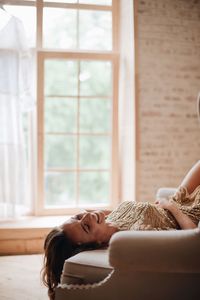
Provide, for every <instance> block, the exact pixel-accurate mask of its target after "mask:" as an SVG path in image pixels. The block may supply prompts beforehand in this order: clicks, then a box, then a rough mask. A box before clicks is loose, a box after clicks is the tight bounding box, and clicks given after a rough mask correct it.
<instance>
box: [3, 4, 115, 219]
mask: <svg viewBox="0 0 200 300" xmlns="http://www.w3.org/2000/svg"><path fill="white" fill-rule="evenodd" d="M119 1H120V0H112V6H106V5H96V4H95V5H89V4H88V5H87V4H71V3H70V4H67V3H58V2H56V1H55V2H43V0H36V1H26V0H21V1H17V0H16V1H15V0H13V1H12V2H10V1H6V0H5V1H1V2H2V4H9V5H20V6H21V5H25V6H36V16H37V21H36V25H37V33H36V57H37V79H36V84H37V93H36V94H37V117H36V118H34V117H32V119H33V126H31V129H32V130H31V131H32V132H30V136H31V137H32V146H31V149H32V151H31V160H32V161H33V162H35V163H34V166H33V167H32V179H33V182H32V184H33V187H32V190H33V198H34V199H35V201H34V214H35V215H63V214H69V215H71V214H75V213H77V212H78V211H80V207H78V208H55V207H52V208H45V205H44V204H45V197H44V154H43V152H44V150H43V149H44V135H45V133H44V128H43V127H44V121H43V120H44V91H43V88H44V61H45V59H48V58H53V59H54V58H56V59H57V58H59V59H60V58H61V59H73V60H76V59H77V60H80V59H87V60H102V61H110V62H111V64H112V71H113V72H112V73H113V78H112V88H113V92H112V97H113V99H112V100H113V101H112V103H113V111H112V167H111V174H112V175H111V202H110V205H108V206H103V207H99V206H95V207H94V206H93V207H92V208H93V209H98V208H101V209H102V208H106V209H113V208H114V207H115V206H116V205H117V204H118V203H119V162H118V85H119V83H118V80H119V79H118V78H119ZM43 7H54V8H55V7H57V8H70V9H87V10H101V11H102V10H105V11H111V12H112V50H111V51H73V52H72V51H71V50H65V49H64V50H58V49H56V50H55V49H46V48H43V46H42V40H43V36H42V31H43V26H42V24H43ZM34 119H37V121H36V122H34ZM35 123H36V124H35ZM36 133H37V136H36ZM35 191H36V192H35ZM84 208H89V206H88V207H85V206H84Z"/></svg>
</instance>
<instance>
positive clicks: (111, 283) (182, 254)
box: [56, 191, 200, 300]
mask: <svg viewBox="0 0 200 300" xmlns="http://www.w3.org/2000/svg"><path fill="white" fill-rule="evenodd" d="M159 193H161V194H162V192H160V191H159ZM159 195H160V194H159ZM165 196H166V193H165ZM108 299H109V300H132V299H133V300H143V299H145V300H147V299H148V300H156V299H162V300H165V299H170V300H171V299H176V300H179V299H180V300H186V299H188V300H199V299H200V226H199V228H196V229H191V230H178V231H175V230H173V231H123V232H118V233H116V234H115V235H113V237H112V238H111V240H110V245H109V248H108V249H101V250H92V251H85V252H82V253H79V254H77V255H76V256H74V257H71V258H70V259H68V260H66V261H65V264H64V268H63V274H62V277H61V284H60V285H59V286H58V287H57V289H56V300H108Z"/></svg>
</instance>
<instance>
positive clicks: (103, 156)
mask: <svg viewBox="0 0 200 300" xmlns="http://www.w3.org/2000/svg"><path fill="white" fill-rule="evenodd" d="M110 154H111V139H110V137H107V136H106V137H105V136H92V137H90V136H89V137H88V136H80V167H81V168H102V169H109V168H110V164H111V163H110V159H111V155H110Z"/></svg>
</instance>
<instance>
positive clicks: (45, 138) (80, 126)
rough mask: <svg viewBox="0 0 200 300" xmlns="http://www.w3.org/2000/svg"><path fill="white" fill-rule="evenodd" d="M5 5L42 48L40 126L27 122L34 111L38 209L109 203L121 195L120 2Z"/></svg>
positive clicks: (29, 128) (31, 40)
mask: <svg viewBox="0 0 200 300" xmlns="http://www.w3.org/2000/svg"><path fill="white" fill-rule="evenodd" d="M1 2H2V1H1ZM3 3H4V8H5V9H6V10H7V11H8V12H9V13H11V14H13V15H15V16H16V17H18V18H19V19H21V20H22V22H23V25H24V28H25V31H26V34H27V38H28V41H29V46H30V47H31V48H32V50H33V51H32V52H33V53H34V52H35V53H36V55H35V56H34V59H35V63H36V72H35V73H36V75H35V76H36V87H35V95H36V100H37V109H36V111H37V114H36V118H35V120H37V126H33V124H34V122H33V124H32V125H31V126H29V125H30V122H29V123H28V120H29V119H30V114H33V113H29V114H27V116H28V118H25V131H26V133H27V136H28V138H27V141H28V147H29V148H31V149H32V150H30V149H29V156H28V157H29V160H32V161H34V162H35V165H34V166H32V171H31V172H32V173H33V174H35V175H34V176H36V175H37V184H36V185H35V186H34V187H33V189H34V188H35V189H36V190H37V193H36V194H35V198H36V199H34V201H37V205H36V207H37V209H36V210H37V213H39V214H53V213H54V214H56V213H61V212H63V211H65V212H66V213H67V212H70V213H72V212H75V211H76V209H77V208H81V207H96V208H98V207H111V206H112V201H113V199H114V197H115V195H116V193H117V191H116V189H117V180H116V178H117V177H116V176H115V175H114V174H115V172H117V171H116V168H117V152H116V151H117V147H116V145H117V102H118V93H117V91H118V54H117V53H118V49H117V40H118V31H117V18H118V16H117V11H118V9H117V8H116V5H118V0H113V1H112V0H69V1H67V0H60V1H53V0H49V1H45V0H43V1H41V0H38V1H32V0H21V1H12V4H11V2H10V1H3ZM34 50H35V51H34ZM36 88H37V89H36ZM33 119H34V117H33V116H31V120H32V121H33ZM26 122H27V123H26ZM28 124H29V125H28ZM34 130H35V133H34V132H31V131H34ZM34 136H37V146H36V143H35V142H34V141H33V137H34ZM31 143H32V144H34V145H33V146H31ZM34 147H35V149H34ZM33 156H35V157H37V161H36V159H35V158H34V157H33ZM30 165H31V164H30ZM33 189H32V190H33ZM65 209H66V210H65Z"/></svg>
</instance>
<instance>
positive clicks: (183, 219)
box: [155, 198, 197, 229]
mask: <svg viewBox="0 0 200 300" xmlns="http://www.w3.org/2000/svg"><path fill="white" fill-rule="evenodd" d="M155 203H156V204H157V205H158V206H159V207H162V208H164V209H168V210H169V211H170V212H171V214H172V215H173V216H174V218H175V219H176V221H177V222H178V224H179V226H180V228H181V229H193V228H196V227H197V225H196V224H195V223H194V222H193V221H192V220H191V219H190V217H188V216H187V215H186V214H184V213H183V212H182V211H181V210H180V209H179V207H178V205H177V204H176V203H175V202H174V201H173V200H167V199H164V198H163V199H159V200H157V201H156V202H155Z"/></svg>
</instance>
